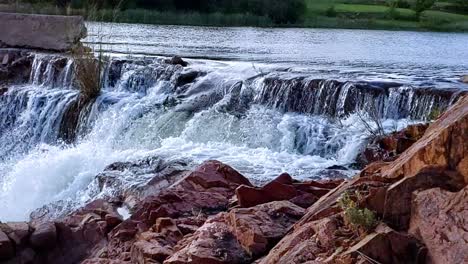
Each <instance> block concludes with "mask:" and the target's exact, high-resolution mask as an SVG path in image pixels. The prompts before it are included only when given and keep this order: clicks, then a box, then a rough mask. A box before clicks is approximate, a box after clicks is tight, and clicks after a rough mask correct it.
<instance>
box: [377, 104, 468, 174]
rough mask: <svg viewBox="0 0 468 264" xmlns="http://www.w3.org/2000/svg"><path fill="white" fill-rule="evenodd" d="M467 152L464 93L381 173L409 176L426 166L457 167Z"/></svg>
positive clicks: (454, 168)
mask: <svg viewBox="0 0 468 264" xmlns="http://www.w3.org/2000/svg"><path fill="white" fill-rule="evenodd" d="M466 153H468V96H463V97H462V98H460V99H459V100H458V102H457V103H456V104H455V105H454V106H452V107H451V108H450V109H449V110H447V112H445V113H444V114H442V115H441V116H440V117H439V119H438V120H437V121H436V122H434V123H432V124H431V125H430V126H429V128H428V129H427V131H426V132H425V134H424V136H423V137H422V138H421V139H420V140H419V141H418V142H417V143H416V144H414V145H412V146H411V147H410V148H409V149H408V150H407V151H406V152H405V153H403V154H402V155H400V157H399V158H398V159H397V160H396V161H395V162H392V163H391V164H389V165H388V166H386V168H385V169H384V170H383V171H382V175H383V176H384V177H387V178H397V179H399V178H402V177H412V176H414V175H416V174H417V173H418V172H419V171H420V170H421V169H422V168H424V167H426V166H440V167H444V168H446V169H448V170H457V167H458V165H459V164H460V162H461V161H462V160H463V159H464V158H465V155H466ZM462 175H463V174H462ZM463 176H464V177H466V175H463Z"/></svg>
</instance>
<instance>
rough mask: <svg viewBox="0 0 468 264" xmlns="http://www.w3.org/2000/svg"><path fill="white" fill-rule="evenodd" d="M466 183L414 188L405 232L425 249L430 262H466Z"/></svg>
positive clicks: (467, 202)
mask: <svg viewBox="0 0 468 264" xmlns="http://www.w3.org/2000/svg"><path fill="white" fill-rule="evenodd" d="M467 226H468V187H465V188H464V189H462V190H460V191H459V192H456V193H452V192H449V191H445V190H442V189H440V188H435V189H430V190H426V191H422V192H417V193H416V194H415V198H414V200H413V203H412V212H411V224H410V230H409V232H410V233H411V234H413V235H414V236H415V237H417V238H419V239H420V240H421V241H422V242H423V243H424V244H425V245H426V247H427V249H428V258H429V260H428V262H430V263H467V262H468V230H467V229H466V227H467Z"/></svg>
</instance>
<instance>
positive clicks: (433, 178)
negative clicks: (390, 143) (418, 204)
mask: <svg viewBox="0 0 468 264" xmlns="http://www.w3.org/2000/svg"><path fill="white" fill-rule="evenodd" d="M464 186H465V183H464V180H463V177H462V176H461V175H460V174H459V173H457V172H456V171H447V170H445V169H444V168H425V169H423V170H421V172H419V173H418V174H416V175H415V176H414V177H405V178H403V179H401V180H400V181H398V182H396V183H394V184H392V185H391V186H390V187H388V189H387V191H386V196H385V206H384V207H385V211H384V215H383V217H384V219H385V220H387V221H388V222H389V223H391V226H392V227H394V228H396V229H397V230H407V229H408V227H409V221H410V216H411V207H410V206H408V205H409V204H411V199H412V194H413V192H414V191H416V190H426V189H430V188H434V187H440V188H443V189H446V190H452V191H458V190H460V189H461V188H463V187H464Z"/></svg>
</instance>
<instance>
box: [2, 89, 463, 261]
mask: <svg viewBox="0 0 468 264" xmlns="http://www.w3.org/2000/svg"><path fill="white" fill-rule="evenodd" d="M418 131H419V130H418ZM420 134H421V133H418V136H420V139H419V140H417V141H416V142H415V143H414V142H412V143H414V144H412V145H411V146H410V147H409V148H408V149H407V150H406V151H404V152H402V153H400V154H399V153H398V152H397V153H396V154H395V155H396V156H395V157H394V158H393V159H394V160H393V161H388V162H385V161H377V162H375V163H372V164H370V165H368V166H367V167H366V168H365V169H364V170H363V171H362V172H361V173H360V174H359V175H357V176H355V177H354V178H352V179H349V180H347V181H322V182H315V181H311V182H298V181H295V180H293V179H292V178H291V176H289V175H288V174H282V175H280V176H279V177H278V178H277V179H275V180H273V181H272V182H270V183H268V184H266V185H265V186H263V187H254V186H252V184H251V183H250V182H249V181H248V180H247V179H246V178H245V177H244V176H242V175H241V174H239V173H238V172H237V171H235V170H234V169H233V168H231V167H229V166H228V165H225V164H223V163H221V162H218V161H207V162H205V163H203V164H202V165H201V166H199V167H197V168H196V169H195V170H193V171H185V170H178V172H177V173H176V174H174V175H177V176H174V177H175V178H174V177H171V178H170V180H169V181H168V184H171V185H170V187H167V188H147V189H145V196H140V197H139V199H137V200H136V202H133V204H132V206H130V207H131V208H132V209H131V216H130V217H129V218H128V219H123V218H122V216H121V215H119V213H118V208H119V207H121V206H122V203H124V204H127V203H129V199H127V198H125V197H123V198H122V200H120V201H118V200H117V201H116V200H113V201H111V200H109V201H104V200H97V201H94V202H92V203H90V204H88V205H87V206H85V207H84V208H82V209H80V210H78V211H76V212H74V213H72V214H70V215H68V216H67V217H64V218H62V219H58V220H55V221H53V222H50V221H48V220H47V219H45V220H41V219H36V220H35V221H33V222H31V223H5V224H1V225H0V260H1V261H4V262H5V263H88V264H91V263H171V264H175V263H177V264H180V263H193V264H197V263H200V264H202V263H264V264H269V263H340V264H343V263H466V262H468V243H467V241H468V239H467V237H468V232H467V230H466V226H467V222H466V221H467V220H466V219H468V215H467V213H466V212H467V211H468V210H467V205H468V193H467V190H468V189H467V188H468V187H467V184H468V180H467V179H468V169H467V168H468V157H467V155H466V154H467V153H468V143H467V142H468V96H465V97H462V98H461V99H460V100H459V101H458V103H456V104H455V105H454V106H453V107H451V108H450V109H449V110H448V111H447V112H446V113H444V114H443V115H442V116H441V117H440V118H439V119H438V120H437V121H436V122H434V123H432V124H431V125H430V126H429V127H428V128H427V130H426V131H425V133H424V135H422V136H421V135H420ZM406 137H408V135H406V136H405V138H406ZM121 166H125V164H120V165H119V164H115V165H113V166H111V167H110V168H108V169H109V170H113V169H119V168H120V167H121ZM160 176H161V175H158V177H160ZM148 192H151V193H148ZM130 200H131V199H130Z"/></svg>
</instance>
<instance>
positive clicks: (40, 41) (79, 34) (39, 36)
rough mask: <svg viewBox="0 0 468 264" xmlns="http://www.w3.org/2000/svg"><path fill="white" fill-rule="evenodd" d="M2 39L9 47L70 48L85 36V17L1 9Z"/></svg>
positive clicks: (63, 49) (59, 49) (61, 49)
mask: <svg viewBox="0 0 468 264" xmlns="http://www.w3.org/2000/svg"><path fill="white" fill-rule="evenodd" d="M0 24H1V25H2V34H1V35H0V42H2V43H3V44H4V45H5V46H7V47H18V48H34V49H44V50H56V51H69V50H71V49H72V48H74V47H76V46H77V45H78V44H79V41H80V39H82V38H84V37H86V27H85V25H84V20H83V18H82V17H78V16H48V15H28V14H9V13H0Z"/></svg>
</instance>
